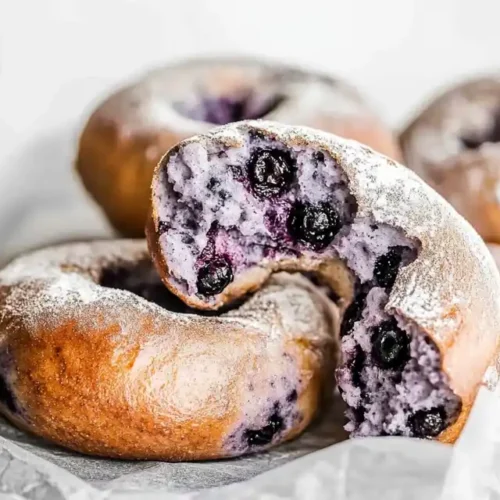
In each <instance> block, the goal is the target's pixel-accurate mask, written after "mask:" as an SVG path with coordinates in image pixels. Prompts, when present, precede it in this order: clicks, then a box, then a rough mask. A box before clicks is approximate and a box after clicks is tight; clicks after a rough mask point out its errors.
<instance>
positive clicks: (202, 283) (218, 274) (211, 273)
mask: <svg viewBox="0 0 500 500" xmlns="http://www.w3.org/2000/svg"><path fill="white" fill-rule="evenodd" d="M231 281H233V270H232V268H231V264H230V263H229V261H228V260H227V259H226V258H225V257H217V258H215V259H214V260H212V261H211V262H209V263H208V264H207V265H206V266H204V267H202V268H201V269H200V271H199V272H198V281H197V282H196V286H197V288H198V293H201V294H202V295H208V296H209V295H217V294H218V293H221V292H222V291H223V290H224V288H226V286H227V285H229V283H231Z"/></svg>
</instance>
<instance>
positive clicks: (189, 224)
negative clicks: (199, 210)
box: [184, 218, 198, 231]
mask: <svg viewBox="0 0 500 500" xmlns="http://www.w3.org/2000/svg"><path fill="white" fill-rule="evenodd" d="M184 227H185V228H186V229H190V230H191V231H195V230H196V229H198V224H197V223H196V220H194V219H191V218H189V219H187V220H186V222H185V223H184Z"/></svg>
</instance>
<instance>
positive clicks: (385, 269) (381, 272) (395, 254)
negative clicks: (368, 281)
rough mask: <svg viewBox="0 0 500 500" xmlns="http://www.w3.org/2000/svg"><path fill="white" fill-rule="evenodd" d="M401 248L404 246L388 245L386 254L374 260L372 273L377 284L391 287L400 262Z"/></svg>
mask: <svg viewBox="0 0 500 500" xmlns="http://www.w3.org/2000/svg"><path fill="white" fill-rule="evenodd" d="M403 250H404V247H400V246H394V247H390V248H389V251H388V252H387V253H386V254H384V255H381V256H380V257H379V258H378V259H377V260H376V261H375V267H374V270H373V273H374V276H375V280H376V282H377V284H378V285H379V286H381V287H383V288H392V285H394V281H396V276H397V274H398V270H399V266H400V264H401V260H402V251H403Z"/></svg>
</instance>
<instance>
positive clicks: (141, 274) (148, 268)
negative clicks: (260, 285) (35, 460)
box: [0, 259, 248, 389]
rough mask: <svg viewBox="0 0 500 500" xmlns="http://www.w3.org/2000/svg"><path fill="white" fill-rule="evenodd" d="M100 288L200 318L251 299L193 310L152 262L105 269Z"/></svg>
mask: <svg viewBox="0 0 500 500" xmlns="http://www.w3.org/2000/svg"><path fill="white" fill-rule="evenodd" d="M99 285H100V286H103V287H105V288H114V289H117V290H125V291H127V292H130V293H133V294H134V295H137V296H139V297H142V298H143V299H145V300H147V301H148V302H153V303H154V304H156V305H158V306H160V307H162V308H163V309H166V310H167V311H171V312H175V313H181V314H196V315H200V316H220V315H221V314H223V313H225V312H228V311H230V310H232V309H236V308H237V307H239V306H240V305H241V303H242V302H243V301H245V300H246V299H247V298H248V296H246V297H244V298H242V299H241V300H239V301H238V302H237V303H234V304H231V305H230V306H228V307H225V308H224V309H223V310H218V311H203V310H198V309H193V308H191V307H189V306H187V305H186V304H185V303H184V302H183V301H182V300H181V299H180V298H179V297H177V295H175V294H174V293H172V292H170V290H168V288H166V287H165V285H164V284H163V283H162V281H161V278H160V276H159V274H158V272H157V271H156V269H155V267H154V265H153V263H152V262H151V261H150V260H149V259H143V260H139V261H137V262H121V263H115V264H112V265H110V266H108V267H105V268H103V269H102V270H101V274H100V277H99ZM0 389H1V386H0Z"/></svg>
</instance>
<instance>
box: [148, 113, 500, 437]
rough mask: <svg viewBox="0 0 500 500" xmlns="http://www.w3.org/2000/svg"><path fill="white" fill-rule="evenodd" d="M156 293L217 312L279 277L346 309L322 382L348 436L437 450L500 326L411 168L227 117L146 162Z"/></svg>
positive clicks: (494, 279) (472, 249)
mask: <svg viewBox="0 0 500 500" xmlns="http://www.w3.org/2000/svg"><path fill="white" fill-rule="evenodd" d="M147 235H148V241H149V247H150V251H151V253H152V255H153V258H154V260H155V262H156V265H157V268H158V269H159V272H160V274H161V276H162V279H163V281H164V283H165V284H166V285H167V287H169V288H170V289H171V290H172V291H173V292H174V293H175V294H177V295H178V296H179V297H181V298H182V299H183V300H184V301H185V302H186V303H188V304H189V305H190V306H193V307H197V308H200V309H205V310H213V309H217V308H219V307H221V306H224V305H226V304H228V303H231V302H232V301H234V300H236V299H238V298H239V297H241V296H242V295H243V294H245V293H247V292H248V291H249V290H253V289H256V288H258V287H259V286H261V284H262V283H264V282H265V280H266V279H267V278H268V277H269V276H270V275H271V273H273V272H275V271H279V270H287V271H302V272H303V271H307V272H312V273H314V274H316V275H317V276H318V277H319V278H320V279H321V280H322V281H323V282H326V283H327V284H328V285H330V286H331V287H332V288H333V289H334V290H335V292H336V293H337V295H339V296H340V300H341V302H342V300H343V301H344V304H345V306H347V305H348V307H347V308H346V310H345V313H344V316H343V322H342V331H341V333H342V337H341V354H342V364H341V365H340V366H339V368H338V370H337V378H338V382H339V386H340V389H341V391H342V393H343V397H344V399H345V401H346V402H347V404H348V406H349V411H348V418H349V423H348V427H347V428H348V429H349V430H350V431H351V433H352V435H354V436H368V435H404V436H416V437H426V438H438V439H440V440H441V441H445V442H452V441H454V440H455V439H456V437H457V435H458V434H459V431H460V429H461V428H462V426H463V424H464V421H465V418H466V416H467V414H468V412H469V409H470V406H471V404H472V402H473V400H474V397H475V394H476V391H477V390H478V386H479V385H480V383H481V381H482V377H483V375H484V373H485V371H486V369H487V367H488V366H489V365H490V364H492V363H493V364H494V362H495V358H496V356H497V351H498V346H499V332H500V329H499V327H500V322H499V315H500V307H499V306H500V304H499V302H500V279H499V277H498V274H497V272H496V271H495V266H494V262H493V260H492V258H491V256H489V254H488V251H487V249H486V247H485V245H484V243H483V242H482V240H481V239H480V237H479V236H478V235H477V234H476V233H475V231H474V230H473V229H472V228H471V227H470V226H469V224H468V223H467V222H466V221H465V220H464V219H463V218H462V217H460V216H459V215H458V214H457V213H456V212H455V211H454V209H453V208H452V207H451V206H450V205H449V204H448V203H446V202H445V200H443V199H442V198H441V197H440V196H439V195H437V194H436V193H435V192H434V191H433V190H432V189H431V188H429V187H428V186H427V185H426V184H425V183H424V182H422V181H421V180H420V179H419V178H418V177H417V176H416V175H415V174H414V173H413V172H411V171H410V170H408V169H406V168H405V167H402V166H400V165H398V164H396V163H395V162H394V161H392V160H390V159H388V158H387V157H384V156H381V155H379V154H377V153H375V152H374V151H373V150H371V149H369V148H368V147H366V146H363V145H361V144H359V143H357V142H355V141H348V140H345V139H341V138H339V137H337V136H333V135H330V134H327V133H324V132H319V131H314V130H312V129H308V128H305V127H290V126H285V125H279V124H276V123H271V122H240V123H236V124H232V125H228V126H225V127H220V128H218V129H215V130H213V131H212V132H210V133H208V134H205V135H200V136H198V137H194V138H192V139H190V140H186V141H183V142H181V143H180V144H179V145H178V146H176V147H174V148H173V149H171V150H170V151H169V152H168V153H167V154H166V155H165V157H164V158H163V159H162V160H161V162H160V163H159V165H158V167H157V169H156V171H155V175H154V178H153V183H152V214H151V218H150V221H149V224H148V227H147Z"/></svg>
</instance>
